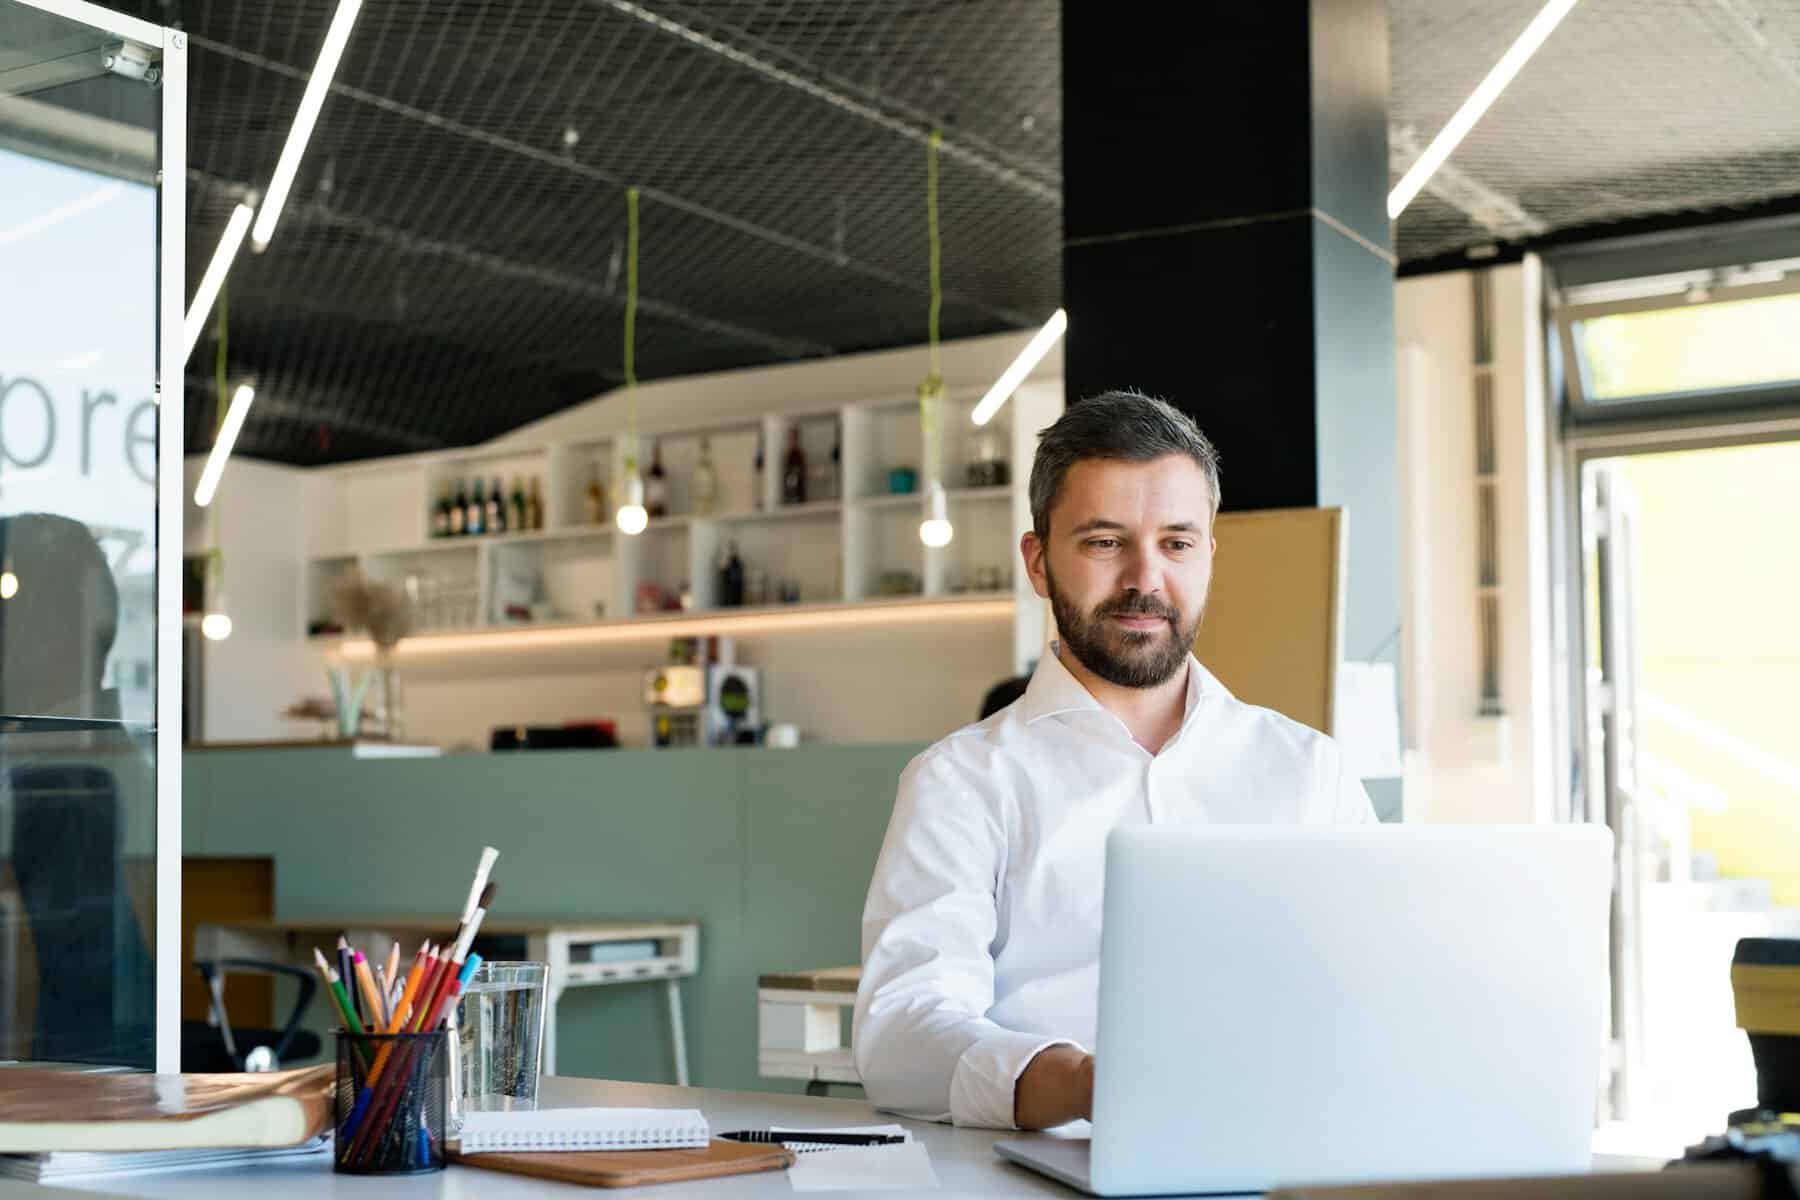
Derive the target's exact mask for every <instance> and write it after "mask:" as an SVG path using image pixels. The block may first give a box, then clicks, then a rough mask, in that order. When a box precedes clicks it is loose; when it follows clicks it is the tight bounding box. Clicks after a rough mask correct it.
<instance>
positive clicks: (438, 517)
mask: <svg viewBox="0 0 1800 1200" xmlns="http://www.w3.org/2000/svg"><path fill="white" fill-rule="evenodd" d="M431 536H432V537H449V536H450V481H449V480H447V479H446V480H445V481H444V482H443V483H442V484H440V485H439V487H438V498H437V503H436V504H434V505H432V506H431Z"/></svg>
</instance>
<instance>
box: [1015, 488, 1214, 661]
mask: <svg viewBox="0 0 1800 1200" xmlns="http://www.w3.org/2000/svg"><path fill="white" fill-rule="evenodd" d="M1212 520H1213V496H1212V488H1211V486H1210V485H1209V484H1208V483H1207V481H1206V473H1205V472H1204V471H1202V470H1201V469H1200V467H1199V465H1198V464H1197V463H1195V462H1194V460H1193V459H1191V458H1189V457H1187V456H1186V455H1184V454H1170V455H1165V456H1164V457H1162V458H1157V459H1152V460H1151V461H1149V462H1141V463H1133V462H1118V461H1114V460H1110V459H1089V460H1087V461H1085V462H1079V463H1076V464H1075V465H1074V466H1073V467H1071V468H1070V469H1069V473H1068V474H1067V475H1065V476H1064V477H1063V483H1062V490H1061V491H1060V492H1059V493H1058V495H1057V497H1056V503H1055V505H1054V507H1052V509H1051V510H1050V528H1049V532H1048V534H1047V535H1046V536H1045V537H1044V538H1042V539H1040V538H1039V537H1038V535H1037V534H1036V533H1035V532H1032V533H1027V534H1026V535H1025V537H1024V539H1023V541H1022V542H1021V543H1020V550H1021V551H1022V552H1023V553H1024V556H1025V569H1026V570H1027V571H1028V572H1029V573H1030V575H1031V582H1032V586H1033V587H1035V588H1036V589H1037V594H1038V595H1040V596H1044V597H1047V598H1048V599H1049V600H1050V606H1051V610H1052V611H1053V612H1054V613H1055V615H1056V626H1057V630H1058V632H1059V633H1060V635H1061V637H1062V643H1063V647H1064V648H1065V649H1067V650H1068V651H1070V652H1071V653H1072V654H1074V655H1075V657H1076V658H1077V659H1079V660H1080V661H1081V664H1082V665H1083V666H1085V667H1086V668H1087V669H1088V670H1090V671H1092V672H1093V673H1094V674H1095V675H1098V676H1099V677H1100V678H1101V679H1104V680H1106V681H1107V682H1108V683H1112V684H1116V685H1118V686H1120V687H1132V688H1148V687H1155V686H1157V685H1158V684H1160V683H1164V682H1166V681H1167V680H1168V679H1170V678H1171V677H1173V676H1174V674H1175V673H1176V672H1177V671H1178V670H1180V669H1181V666H1182V664H1183V663H1185V662H1186V661H1187V654H1188V650H1189V648H1190V647H1192V645H1193V643H1194V635H1195V634H1197V633H1198V632H1199V631H1200V620H1201V618H1202V616H1203V615H1204V614H1205V611H1206V591H1207V588H1208V587H1209V586H1210V585H1211V583H1212V564H1213V551H1214V550H1215V549H1216V545H1215V543H1214V541H1213V536H1212Z"/></svg>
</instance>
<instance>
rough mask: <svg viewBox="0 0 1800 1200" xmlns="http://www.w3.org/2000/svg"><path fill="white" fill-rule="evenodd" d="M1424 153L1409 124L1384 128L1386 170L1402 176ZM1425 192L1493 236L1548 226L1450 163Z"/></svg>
mask: <svg viewBox="0 0 1800 1200" xmlns="http://www.w3.org/2000/svg"><path fill="white" fill-rule="evenodd" d="M1424 152H1425V146H1424V144H1423V143H1421V142H1420V141H1419V135H1418V134H1417V133H1415V132H1414V131H1413V128H1412V126H1410V125H1390V126H1389V127H1388V169H1389V170H1391V171H1394V172H1397V173H1399V174H1401V175H1404V174H1405V173H1406V172H1407V170H1408V169H1409V168H1410V167H1411V166H1412V165H1413V163H1415V162H1417V161H1418V159H1419V156H1420V155H1421V154H1423V153H1424ZM1424 191H1425V194H1426V195H1427V196H1431V197H1432V198H1434V199H1437V200H1441V201H1442V202H1444V203H1445V204H1448V205H1449V206H1450V207H1452V208H1454V209H1456V210H1457V211H1458V212H1460V213H1462V214H1463V215H1464V216H1466V217H1468V218H1469V220H1471V221H1473V222H1475V223H1476V224H1477V225H1479V226H1481V227H1482V228H1483V229H1485V230H1487V231H1488V232H1489V233H1491V234H1493V235H1494V236H1495V237H1500V238H1517V237H1527V236H1529V235H1532V234H1538V233H1543V232H1544V231H1545V230H1546V229H1548V228H1549V226H1548V225H1546V224H1545V223H1544V222H1543V221H1541V220H1539V219H1538V218H1537V217H1535V216H1533V215H1532V214H1531V213H1529V212H1527V211H1526V210H1525V209H1524V208H1523V207H1522V206H1521V205H1520V204H1519V202H1518V201H1517V200H1514V199H1513V198H1512V197H1511V196H1508V195H1505V194H1504V193H1502V192H1498V191H1495V190H1494V189H1493V188H1491V187H1489V186H1488V185H1487V184H1485V183H1482V182H1481V181H1480V180H1478V179H1476V178H1475V177H1474V176H1472V175H1470V174H1469V173H1468V172H1467V171H1464V170H1463V169H1462V168H1460V167H1457V166H1455V165H1454V164H1452V163H1444V164H1443V165H1442V166H1440V167H1438V169H1437V171H1436V172H1435V173H1434V174H1433V175H1432V177H1431V179H1430V181H1429V182H1427V183H1426V184H1425V188H1424Z"/></svg>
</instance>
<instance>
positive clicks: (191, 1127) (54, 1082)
mask: <svg viewBox="0 0 1800 1200" xmlns="http://www.w3.org/2000/svg"><path fill="white" fill-rule="evenodd" d="M336 1074H337V1068H336V1067H335V1066H333V1065H332V1064H330V1063H325V1064H322V1065H320V1066H316V1067H308V1068H306V1069H305V1070H300V1071H271V1072H268V1073H265V1074H242V1075H143V1074H132V1073H126V1072H117V1071H107V1072H88V1071H54V1070H39V1069H34V1068H18V1069H12V1068H8V1069H4V1070H0V1153H4V1154H31V1153H41V1152H45V1151H55V1150H89V1151H103V1150H104V1151H120V1150H199V1149H229V1148H234V1147H279V1146H299V1145H302V1144H304V1143H306V1142H309V1141H311V1140H313V1139H314V1138H317V1137H318V1136H319V1135H320V1134H321V1133H324V1132H325V1131H327V1130H328V1129H330V1128H331V1105H332V1095H333V1092H334V1090H335V1089H336V1086H337V1081H336Z"/></svg>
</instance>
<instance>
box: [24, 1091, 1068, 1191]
mask: <svg viewBox="0 0 1800 1200" xmlns="http://www.w3.org/2000/svg"><path fill="white" fill-rule="evenodd" d="M544 1099H545V1100H546V1101H547V1102H548V1103H550V1104H554V1105H571V1106H573V1105H621V1106H635V1107H645V1108H698V1109H700V1110H701V1111H702V1112H704V1113H705V1114H706V1119H707V1120H708V1121H709V1122H710V1123H711V1124H712V1127H713V1128H714V1129H716V1130H718V1129H754V1128H758V1127H763V1128H766V1127H768V1126H770V1125H798V1126H830V1125H871V1124H883V1123H887V1122H891V1121H893V1120H895V1118H893V1117H889V1116H884V1115H881V1114H878V1113H876V1112H875V1110H874V1109H873V1108H871V1107H870V1106H869V1105H868V1104H866V1103H864V1102H863V1101H860V1100H823V1099H812V1098H809V1097H806V1096H784V1095H776V1094H773V1093H767V1092H724V1091H713V1090H710V1089H706V1088H678V1087H667V1086H663V1085H661V1084H648V1083H608V1082H603V1081H600V1080H592V1079H570V1078H546V1079H545V1080H544ZM905 1124H907V1125H908V1126H910V1127H911V1128H912V1129H913V1131H914V1136H915V1137H916V1138H917V1139H918V1140H919V1141H920V1142H922V1143H924V1145H925V1147H926V1149H927V1150H928V1151H929V1153H930V1154H931V1165H932V1169H933V1170H935V1171H936V1172H937V1177H938V1183H939V1185H940V1186H939V1188H938V1190H936V1191H934V1192H931V1193H928V1194H929V1195H931V1196H934V1197H948V1196H954V1195H956V1194H958V1193H962V1194H965V1195H981V1196H1060V1197H1063V1198H1064V1200H1070V1198H1072V1197H1075V1196H1076V1195H1077V1193H1075V1192H1073V1191H1070V1190H1069V1189H1067V1188H1064V1187H1062V1186H1060V1185H1059V1184H1055V1183H1052V1182H1051V1181H1050V1180H1048V1179H1043V1178H1041V1177H1039V1176H1037V1175H1034V1174H1032V1173H1031V1172H1029V1171H1026V1170H1023V1169H1021V1168H1019V1167H1013V1166H1009V1165H1007V1164H1006V1163H1003V1162H1001V1161H1000V1159H999V1157H998V1156H997V1155H995V1153H994V1151H993V1144H994V1142H996V1141H998V1140H1000V1139H1002V1138H1006V1137H1017V1136H1019V1135H1018V1134H1008V1133H1002V1132H999V1131H994V1130H979V1129H952V1128H950V1127H949V1126H947V1125H933V1124H929V1123H925V1122H912V1121H908V1122H905ZM63 1186H64V1187H68V1188H80V1189H81V1190H80V1192H79V1194H80V1195H83V1196H88V1197H92V1196H95V1195H101V1196H159V1197H192V1198H193V1200H227V1198H228V1197H229V1198H230V1200H239V1198H240V1197H244V1196H254V1197H256V1200H323V1198H325V1197H341V1196H355V1197H359V1198H363V1197H383V1198H385V1197H389V1196H393V1197H399V1198H401V1200H405V1198H406V1197H434V1198H437V1200H460V1198H463V1197H467V1198H468V1200H522V1198H524V1197H533V1198H539V1197H558V1196H560V1197H566V1198H567V1200H575V1198H576V1197H578V1196H581V1195H583V1194H586V1195H590V1196H593V1197H596V1198H597V1200H598V1198H600V1197H605V1196H614V1195H632V1196H645V1197H650V1198H654V1200H738V1198H739V1197H752V1198H754V1197H759V1196H760V1197H777V1196H779V1197H784V1198H788V1197H793V1196H794V1195H796V1193H795V1192H794V1189H793V1187H792V1185H790V1184H789V1183H788V1180H787V1176H786V1174H785V1173H783V1172H781V1171H770V1172H768V1173H766V1174H762V1175H739V1176H733V1177H729V1178H725V1179H704V1180H697V1181H695V1182H693V1183H670V1184H659V1185H656V1186H654V1187H645V1188H631V1189H624V1190H621V1191H609V1190H601V1189H591V1190H583V1189H577V1188H575V1187H572V1186H570V1185H568V1184H562V1183H547V1182H542V1181H538V1180H532V1179H526V1178H522V1177H520V1176H515V1175H503V1174H501V1173H500V1172H498V1171H482V1170H476V1169H474V1168H465V1167H454V1166H453V1167H450V1168H448V1169H447V1170H445V1171H443V1172H441V1173H438V1174H434V1175H423V1176H413V1177H406V1178H369V1177H363V1176H356V1175H338V1174H335V1173H333V1171H332V1170H331V1159H330V1156H329V1155H317V1156H313V1157H309V1158H307V1159H304V1160H300V1161H287V1162H280V1161H277V1162H271V1163H268V1164H266V1165H263V1166H260V1167H256V1166H253V1167H238V1168H230V1169H221V1170H211V1171H189V1172H181V1173H175V1174H169V1175H153V1176H148V1177H145V1178H143V1179H132V1180H107V1181H104V1182H97V1183H94V1184H91V1185H87V1186H85V1187H82V1185H67V1184H66V1185H63ZM15 1189H16V1190H15ZM58 1194H65V1195H74V1194H77V1193H75V1192H73V1191H71V1192H59V1191H56V1190H52V1189H48V1188H39V1187H34V1186H31V1185H26V1184H16V1183H15V1184H7V1183H4V1182H0V1200H12V1198H13V1197H19V1198H21V1200H23V1198H24V1197H27V1196H30V1197H48V1196H53V1195H58ZM885 1194H886V1195H889V1196H897V1195H898V1193H895V1192H887V1193H885Z"/></svg>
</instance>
